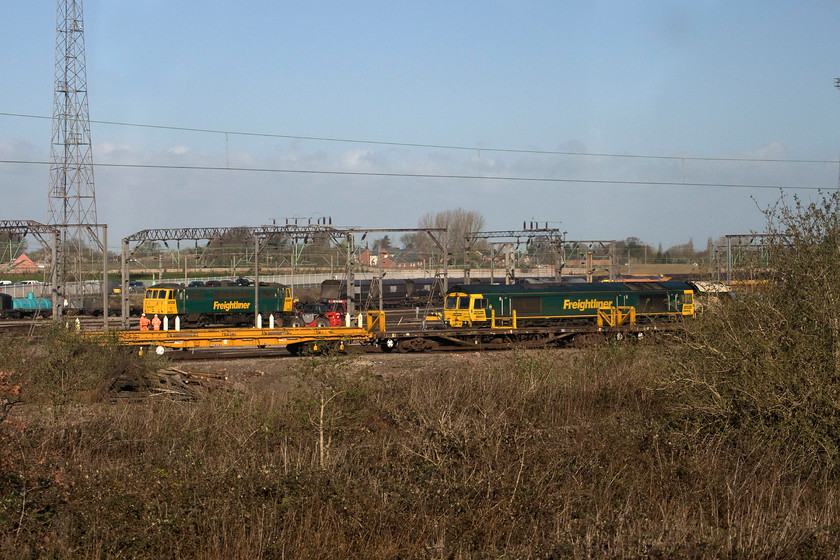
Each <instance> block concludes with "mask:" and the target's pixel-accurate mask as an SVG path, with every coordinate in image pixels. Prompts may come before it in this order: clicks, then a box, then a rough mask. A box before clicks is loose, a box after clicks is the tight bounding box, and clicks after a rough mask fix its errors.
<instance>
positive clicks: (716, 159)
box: [0, 112, 840, 191]
mask: <svg viewBox="0 0 840 560" xmlns="http://www.w3.org/2000/svg"><path fill="white" fill-rule="evenodd" d="M0 116H5V117H17V118H29V119H43V120H49V119H51V118H52V117H48V116H45V115H29V114H24V113H9V112H0ZM90 122H91V123H95V124H104V125H113V126H127V127H137V128H149V129H159V130H174V131H182V132H196V133H204V134H220V135H224V136H225V142H226V151H227V141H228V138H229V136H231V135H234V136H250V137H264V138H282V139H290V140H311V141H320V142H337V143H353V144H369V145H382V146H400V147H413V148H428V149H447V150H462V151H474V152H477V153H478V154H479V157H480V153H481V152H482V151H484V152H497V153H514V154H529V155H554V156H581V157H602V158H635V159H651V160H672V161H681V162H686V161H706V162H744V163H750V162H751V163H786V164H789V163H795V164H832V165H836V164H838V163H840V162H838V161H836V160H819V159H772V158H731V157H730V158H725V157H710V156H663V155H650V154H610V153H588V152H567V151H556V150H525V149H515V148H492V147H477V146H457V145H447V144H423V143H413V142H389V141H379V140H362V139H347V138H331V137H318V136H300V135H287V134H274V133H263V132H243V131H230V130H218V129H210V128H195V127H186V126H170V125H157V124H143V123H127V122H119V121H106V120H91V121H90ZM0 164H11V165H51V162H49V161H38V160H21V159H3V160H0ZM93 166H94V167H101V168H130V169H152V170H155V169H157V170H191V171H228V172H249V173H285V174H302V175H344V176H361V177H390V178H415V179H450V180H482V181H512V182H526V183H527V182H531V183H557V184H564V183H577V184H600V185H636V186H673V187H712V188H714V187H717V188H741V189H774V190H779V189H787V190H815V191H816V190H825V189H827V188H834V187H824V186H813V185H768V184H739V183H715V182H697V181H684V180H682V181H649V180H626V179H586V178H558V177H527V176H494V175H487V174H484V173H480V174H478V175H469V174H443V173H440V174H438V173H394V172H375V171H345V170H316V169H285V168H270V167H231V166H230V165H229V164H226V165H225V166H224V167H222V166H212V165H164V164H141V163H101V162H100V163H94V164H93Z"/></svg>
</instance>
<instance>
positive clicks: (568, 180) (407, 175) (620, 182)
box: [0, 159, 833, 190]
mask: <svg viewBox="0 0 840 560" xmlns="http://www.w3.org/2000/svg"><path fill="white" fill-rule="evenodd" d="M0 163H6V164H21V165H50V162H48V161H29V160H8V159H4V160H0ZM93 165H94V167H122V168H133V169H170V170H191V171H230V172H250V173H290V174H294V173H297V174H304V175H347V176H357V177H398V178H413V179H462V180H481V181H519V182H531V183H584V184H598V185H639V186H645V185H648V186H674V187H721V188H741V189H774V190H779V189H785V190H825V189H827V188H828V187H820V186H809V185H761V184H738V183H706V182H688V181H641V180H640V181H629V180H626V179H579V178H557V177H516V176H493V175H483V174H482V175H450V174H438V173H388V172H376V171H336V170H322V169H280V168H270V167H226V166H224V167H220V166H210V165H157V164H140V163H94V164H93ZM832 188H833V187H832Z"/></svg>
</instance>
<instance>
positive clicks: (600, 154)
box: [0, 112, 840, 164]
mask: <svg viewBox="0 0 840 560" xmlns="http://www.w3.org/2000/svg"><path fill="white" fill-rule="evenodd" d="M0 117H18V118H27V119H44V120H50V119H51V118H52V117H49V116H46V115H28V114H25V113H7V112H0ZM90 122H91V124H104V125H111V126H128V127H135V128H150V129H158V130H175V131H181V132H198V133H205V134H221V135H226V136H252V137H262V138H281V139H286V140H311V141H315V142H337V143H347V144H370V145H374V146H377V145H378V146H399V147H406V148H429V149H442V150H461V151H469V152H499V153H512V154H530V155H555V156H579V157H601V158H630V159H653V160H672V161H724V162H725V161H729V162H753V163H808V164H814V163H827V164H838V163H840V161H839V160H826V159H778V158H751V157H715V156H681V155H680V156H666V155H656V154H627V153H624V154H613V153H606V152H571V151H562V150H535V149H531V150H526V149H522V148H494V147H487V146H458V145H455V144H425V143H418V142H396V141H387V140H364V139H359V138H334V137H329V136H301V135H292V134H276V133H270V132H248V131H236V130H221V129H212V128H196V127H188V126H174V125H160V124H144V123H128V122H120V121H109V120H93V119H91V120H90Z"/></svg>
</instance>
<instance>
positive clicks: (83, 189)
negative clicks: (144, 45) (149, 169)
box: [49, 0, 98, 282]
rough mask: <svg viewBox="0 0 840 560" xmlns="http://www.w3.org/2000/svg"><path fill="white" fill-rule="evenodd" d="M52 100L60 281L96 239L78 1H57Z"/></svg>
mask: <svg viewBox="0 0 840 560" xmlns="http://www.w3.org/2000/svg"><path fill="white" fill-rule="evenodd" d="M53 99H54V102H53V118H52V146H51V150H50V152H51V166H50V191H49V208H50V217H49V223H50V224H53V225H57V226H60V229H61V243H60V247H59V249H60V250H59V255H58V259H59V262H57V263H56V264H55V266H56V267H57V268H58V272H59V275H60V278H61V280H59V281H60V282H63V281H64V280H65V279H66V280H68V281H69V280H71V279H75V280H76V282H80V281H81V277H82V261H83V259H82V257H83V253H84V249H85V247H86V240H88V239H90V240H94V241H95V242H98V238H97V229H96V227H95V226H94V225H95V224H96V223H97V219H96V197H95V194H94V187H93V158H92V155H91V138H90V120H89V116H88V96H87V72H86V69H85V35H84V22H83V14H82V0H58V8H57V14H56V41H55V92H54V98H53ZM91 226H94V227H91ZM73 277H75V278H73Z"/></svg>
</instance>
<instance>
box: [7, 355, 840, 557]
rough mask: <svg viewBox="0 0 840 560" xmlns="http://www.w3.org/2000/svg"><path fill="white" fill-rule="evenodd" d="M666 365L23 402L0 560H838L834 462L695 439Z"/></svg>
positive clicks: (584, 359)
mask: <svg viewBox="0 0 840 560" xmlns="http://www.w3.org/2000/svg"><path fill="white" fill-rule="evenodd" d="M669 354H672V352H671V351H670V349H667V348H666V347H664V346H635V345H632V344H626V345H620V346H605V347H600V348H591V349H586V350H582V351H572V352H568V351H566V352H562V351H551V350H546V351H527V352H526V351H515V352H510V353H494V354H490V355H481V354H473V355H458V356H453V357H452V358H451V364H450V366H449V367H448V368H446V369H445V370H442V371H435V372H431V373H429V372H421V373H413V372H405V373H404V375H398V376H393V377H388V378H385V379H382V378H378V377H376V376H374V375H372V373H373V372H372V371H366V370H362V371H355V372H354V373H346V372H350V371H354V370H355V368H353V367H348V363H347V360H348V358H312V359H307V360H303V361H301V362H300V363H301V364H302V365H301V367H300V369H299V370H298V371H295V372H293V373H292V374H291V377H292V379H291V381H292V383H289V380H282V381H283V382H282V385H283V386H284V387H285V389H284V390H283V391H277V392H273V391H265V392H260V393H249V392H216V393H212V394H210V395H209V396H208V397H207V398H205V399H203V400H201V401H198V402H192V403H185V402H175V401H170V400H160V399H147V400H145V401H144V402H140V403H133V404H116V405H112V404H104V403H94V404H86V405H79V404H74V403H62V404H61V406H56V405H54V404H51V403H49V402H44V404H42V405H34V404H30V405H27V407H28V409H27V411H26V414H25V421H24V423H23V425H21V424H17V425H16V424H12V423H10V422H6V423H5V424H3V426H2V429H3V438H4V439H3V440H2V444H3V446H4V449H3V453H4V457H5V468H4V470H3V474H2V479H0V556H3V557H5V558H42V557H55V558H78V557H85V558H87V557H96V558H117V557H120V558H125V557H128V558H159V557H173V558H178V557H185V558H337V557H349V558H476V557H481V558H485V557H511V558H566V557H575V558H614V557H624V558H639V557H659V558H670V557H696V558H718V557H739V558H757V557H761V558H767V557H808V556H811V557H815V558H816V557H832V556H835V555H836V551H837V550H838V545H840V542H838V537H837V535H838V534H840V533H838V528H839V527H838V513H837V511H836V506H835V504H837V503H838V498H840V496H838V486H837V480H836V476H835V474H836V473H835V472H834V469H833V468H830V467H829V465H828V462H826V461H814V462H813V463H812V464H811V468H810V470H806V469H803V468H802V467H803V463H802V453H800V452H799V451H798V450H795V449H791V447H790V446H791V444H792V442H791V441H789V440H786V441H785V442H784V444H783V445H782V444H780V443H779V442H777V441H774V440H773V439H772V438H768V437H766V433H762V432H746V435H745V437H743V438H739V437H738V436H737V434H733V433H731V432H728V431H726V430H723V431H721V432H715V433H711V432H710V431H708V430H706V431H698V430H696V424H695V423H692V422H688V421H686V419H685V414H684V411H685V408H684V407H682V406H676V404H677V403H675V402H674V400H673V399H674V398H676V396H679V397H680V398H682V397H684V396H685V395H684V393H677V392H674V391H673V386H672V385H671V380H672V378H671V377H670V375H671V374H670V373H669V371H670V370H669V369H668V368H667V367H664V366H667V364H668V363H670V362H669V359H668V358H667V357H666V356H668V355H669ZM74 359H75V358H74ZM35 387H37V384H35V385H32V386H31V390H33V391H34V390H35ZM289 387H292V389H288V388H289ZM23 389H24V394H25V392H26V389H27V386H26V385H24V386H23ZM18 410H19V409H18Z"/></svg>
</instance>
